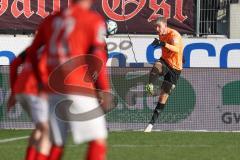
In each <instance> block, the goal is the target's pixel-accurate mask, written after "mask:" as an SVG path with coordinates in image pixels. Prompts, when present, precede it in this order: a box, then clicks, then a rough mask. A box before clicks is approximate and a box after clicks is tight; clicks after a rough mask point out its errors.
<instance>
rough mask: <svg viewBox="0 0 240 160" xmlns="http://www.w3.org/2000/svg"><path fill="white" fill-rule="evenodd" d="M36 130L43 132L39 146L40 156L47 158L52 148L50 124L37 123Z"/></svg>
mask: <svg viewBox="0 0 240 160" xmlns="http://www.w3.org/2000/svg"><path fill="white" fill-rule="evenodd" d="M36 128H37V129H38V130H40V132H41V136H40V138H39V141H38V144H37V147H38V156H39V157H46V158H47V157H48V155H49V151H50V147H51V143H50V139H49V124H48V122H41V123H37V124H36Z"/></svg>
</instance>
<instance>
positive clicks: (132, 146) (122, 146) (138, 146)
mask: <svg viewBox="0 0 240 160" xmlns="http://www.w3.org/2000/svg"><path fill="white" fill-rule="evenodd" d="M109 146H110V147H116V148H125V147H126V148H149V147H174V148H207V147H212V146H211V145H194V144H189V145H188V144H181V145H180V144H179V145H178V144H172V145H167V144H162V145H161V144H159V145H147V144H139V145H134V144H114V145H109Z"/></svg>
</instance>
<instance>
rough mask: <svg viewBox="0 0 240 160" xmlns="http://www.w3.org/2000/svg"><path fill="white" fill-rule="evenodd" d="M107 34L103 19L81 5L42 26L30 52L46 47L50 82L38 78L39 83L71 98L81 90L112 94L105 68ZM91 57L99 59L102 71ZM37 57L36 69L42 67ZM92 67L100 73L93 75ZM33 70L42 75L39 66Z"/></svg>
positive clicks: (45, 21)
mask: <svg viewBox="0 0 240 160" xmlns="http://www.w3.org/2000/svg"><path fill="white" fill-rule="evenodd" d="M105 32H106V28H105V22H104V21H103V19H102V17H101V16H99V15H98V14H97V13H95V12H93V11H90V10H86V9H84V8H81V6H79V5H73V6H70V7H69V8H68V9H65V10H64V11H62V12H60V13H57V14H56V15H52V16H49V17H47V18H46V19H45V20H44V21H43V22H42V24H41V25H40V26H39V28H38V34H37V35H36V37H35V39H34V41H33V43H32V45H31V46H30V47H29V49H28V52H29V53H35V52H36V50H38V48H39V47H41V46H42V45H45V46H46V47H45V48H46V55H47V63H46V65H45V67H46V68H47V71H46V72H47V73H46V74H47V75H48V79H47V80H42V81H41V79H42V78H41V77H40V76H39V74H38V75H36V77H37V79H38V81H39V80H40V81H41V82H42V83H43V85H44V86H48V87H50V88H51V89H52V91H53V92H60V93H66V90H69V91H67V92H68V93H69V94H71V93H73V92H75V90H77V89H76V87H87V88H91V89H101V90H109V81H108V75H107V70H106V66H105V63H106V61H107V53H106V51H105V50H104V49H105V46H106V43H105V40H104V35H105ZM85 55H86V56H85ZM84 56H85V57H84ZM87 56H94V57H97V59H98V60H100V61H101V62H102V65H100V67H98V65H97V64H96V63H95V62H94V60H89V59H88V58H87ZM35 57H36V56H33V55H32V58H31V59H32V61H31V63H32V64H33V66H34V65H35V64H36V63H39V62H38V61H37V60H36V58H35ZM78 57H82V58H81V60H82V62H80V61H78V60H77V61H75V60H76V59H78ZM89 66H90V67H96V68H100V70H99V71H100V72H98V73H97V72H96V73H95V72H94V71H93V72H91V69H90V70H89ZM33 69H34V70H35V71H34V72H35V73H37V72H38V69H37V67H36V66H34V67H33ZM92 73H94V74H92ZM93 75H94V76H93ZM67 87H68V88H67ZM63 91H64V92H63Z"/></svg>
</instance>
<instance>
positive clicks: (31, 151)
mask: <svg viewBox="0 0 240 160" xmlns="http://www.w3.org/2000/svg"><path fill="white" fill-rule="evenodd" d="M36 155H37V150H36V148H35V147H33V146H28V148H27V151H26V157H25V160H35V158H36Z"/></svg>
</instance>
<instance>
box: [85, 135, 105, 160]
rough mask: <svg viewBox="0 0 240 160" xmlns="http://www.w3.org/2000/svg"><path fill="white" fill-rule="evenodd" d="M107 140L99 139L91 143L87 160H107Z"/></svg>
mask: <svg viewBox="0 0 240 160" xmlns="http://www.w3.org/2000/svg"><path fill="white" fill-rule="evenodd" d="M106 152H107V147H106V140H105V139H97V140H93V141H91V142H89V144H88V151H87V157H86V160H106Z"/></svg>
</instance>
